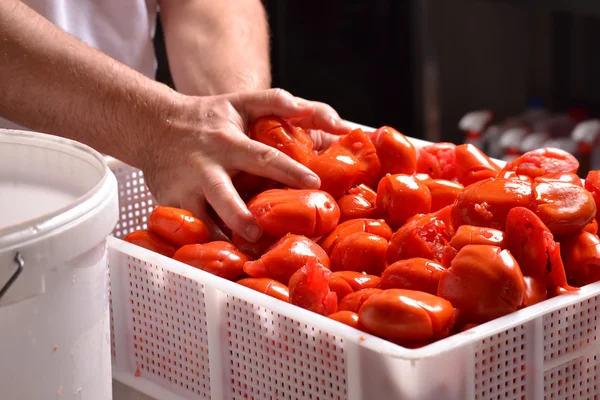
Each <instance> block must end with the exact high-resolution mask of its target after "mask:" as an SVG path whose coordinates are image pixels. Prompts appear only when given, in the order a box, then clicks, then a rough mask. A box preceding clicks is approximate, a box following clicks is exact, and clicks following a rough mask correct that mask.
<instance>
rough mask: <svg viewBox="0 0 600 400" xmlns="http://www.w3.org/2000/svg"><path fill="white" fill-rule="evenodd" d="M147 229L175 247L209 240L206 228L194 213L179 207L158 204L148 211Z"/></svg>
mask: <svg viewBox="0 0 600 400" xmlns="http://www.w3.org/2000/svg"><path fill="white" fill-rule="evenodd" d="M148 230H149V231H150V232H152V233H154V234H156V235H158V236H160V237H162V238H163V239H164V240H166V241H167V242H169V243H171V244H172V245H174V246H175V247H181V246H185V245H186V244H202V243H206V242H208V241H209V240H210V232H209V231H208V228H207V227H206V225H205V224H204V222H202V221H201V220H199V219H198V218H196V217H194V215H193V214H192V213H191V212H189V211H187V210H183V209H181V208H175V207H166V206H158V207H156V208H155V209H154V210H152V212H151V213H150V217H149V218H148Z"/></svg>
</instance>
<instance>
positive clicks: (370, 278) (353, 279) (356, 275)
mask: <svg viewBox="0 0 600 400" xmlns="http://www.w3.org/2000/svg"><path fill="white" fill-rule="evenodd" d="M331 277H332V278H334V277H335V278H340V279H343V280H344V281H346V282H347V283H348V285H350V287H351V288H352V291H356V290H361V289H370V288H376V287H377V286H379V282H381V278H380V277H378V276H375V275H369V274H366V273H362V272H354V271H337V272H333V273H332V274H331ZM340 300H341V298H340Z"/></svg>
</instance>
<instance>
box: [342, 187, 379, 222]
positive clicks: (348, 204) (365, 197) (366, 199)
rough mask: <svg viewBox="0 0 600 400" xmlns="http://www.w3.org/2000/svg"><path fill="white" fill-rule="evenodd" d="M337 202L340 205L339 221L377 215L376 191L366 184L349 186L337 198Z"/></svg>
mask: <svg viewBox="0 0 600 400" xmlns="http://www.w3.org/2000/svg"><path fill="white" fill-rule="evenodd" d="M337 203H338V206H339V207H340V222H344V221H348V220H351V219H356V218H376V217H377V192H375V191H374V190H373V189H371V188H370V187H368V186H367V185H359V186H355V187H353V188H351V189H350V190H349V191H348V193H347V194H345V195H344V196H342V197H340V198H339V199H337Z"/></svg>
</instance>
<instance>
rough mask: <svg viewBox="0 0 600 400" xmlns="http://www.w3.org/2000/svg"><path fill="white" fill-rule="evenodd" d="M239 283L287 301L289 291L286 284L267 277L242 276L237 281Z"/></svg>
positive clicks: (288, 299)
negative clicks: (242, 277)
mask: <svg viewBox="0 0 600 400" xmlns="http://www.w3.org/2000/svg"><path fill="white" fill-rule="evenodd" d="M237 283H238V284H239V285H242V286H245V287H247V288H250V289H254V290H256V291H257V292H261V293H264V294H266V295H268V296H271V297H275V298H276V299H279V300H282V301H285V302H289V301H290V291H289V289H288V287H287V286H285V285H284V284H282V283H279V282H277V281H276V280H274V279H269V278H244V279H241V280H239V281H237Z"/></svg>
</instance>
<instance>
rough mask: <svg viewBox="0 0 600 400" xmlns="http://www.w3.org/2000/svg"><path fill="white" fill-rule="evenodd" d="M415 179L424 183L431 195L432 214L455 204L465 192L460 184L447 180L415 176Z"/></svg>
mask: <svg viewBox="0 0 600 400" xmlns="http://www.w3.org/2000/svg"><path fill="white" fill-rule="evenodd" d="M415 178H416V179H418V180H419V181H420V182H421V183H423V184H424V185H425V186H426V187H427V189H429V193H431V212H436V211H439V210H441V209H442V208H444V207H446V206H449V205H452V204H454V202H455V201H456V198H457V197H458V196H459V195H460V193H461V192H462V191H463V189H464V186H463V185H461V184H460V183H458V182H453V181H448V180H445V179H430V178H423V177H422V176H418V175H415Z"/></svg>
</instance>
